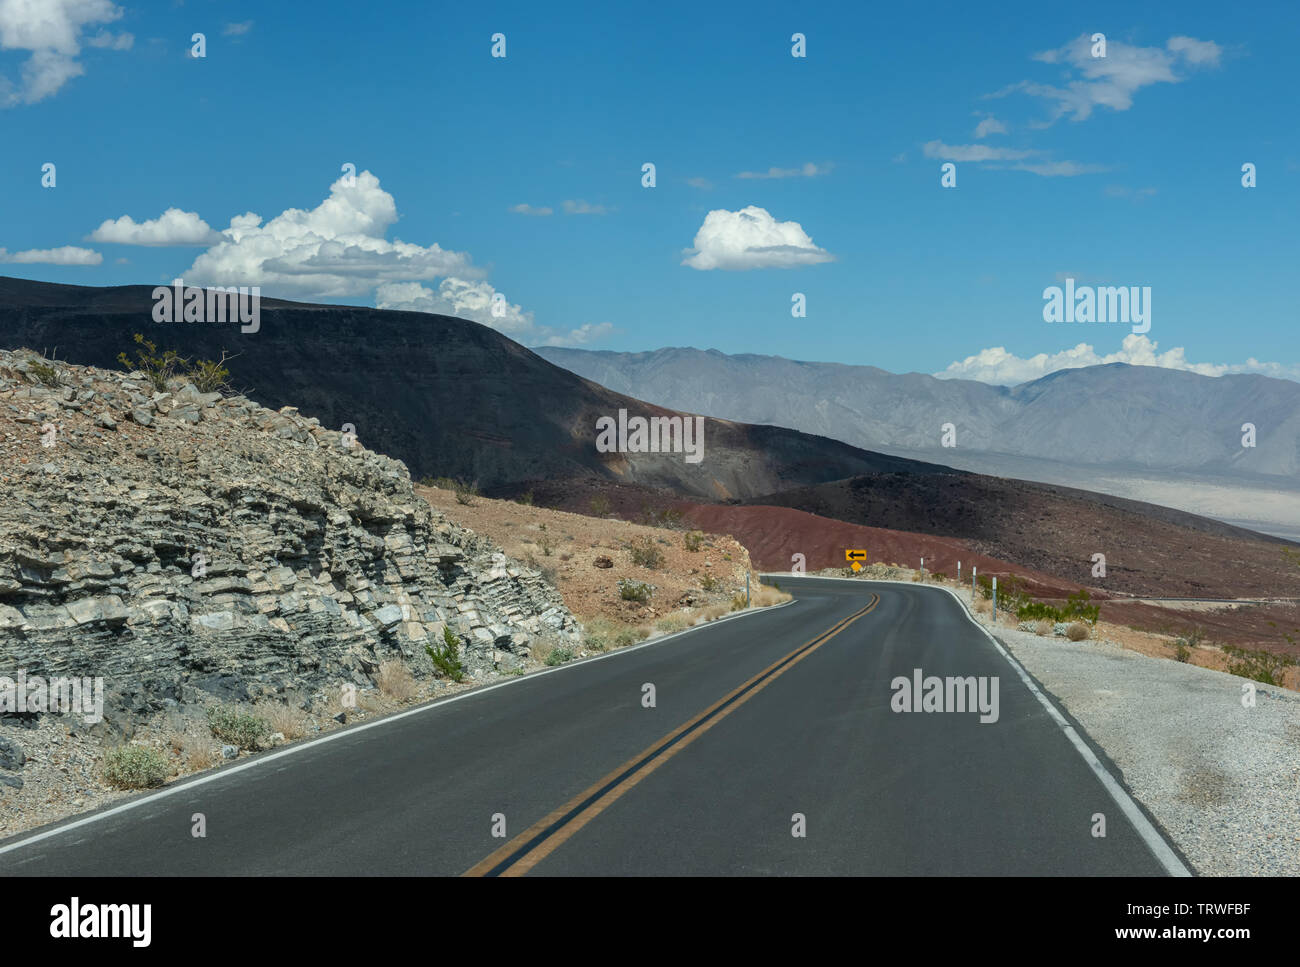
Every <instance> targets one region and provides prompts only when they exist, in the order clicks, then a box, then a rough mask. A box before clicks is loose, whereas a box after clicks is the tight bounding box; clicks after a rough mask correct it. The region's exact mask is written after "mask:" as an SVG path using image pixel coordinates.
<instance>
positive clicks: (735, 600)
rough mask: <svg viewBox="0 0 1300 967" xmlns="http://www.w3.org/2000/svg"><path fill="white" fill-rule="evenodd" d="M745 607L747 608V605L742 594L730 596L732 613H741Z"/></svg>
mask: <svg viewBox="0 0 1300 967" xmlns="http://www.w3.org/2000/svg"><path fill="white" fill-rule="evenodd" d="M747 607H749V603H748V602H747V601H746V600H745V595H744V594H743V593H741V594H736V595H733V596H732V599H731V610H732V611H743V610H745V608H747Z"/></svg>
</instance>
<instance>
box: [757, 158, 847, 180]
mask: <svg viewBox="0 0 1300 967" xmlns="http://www.w3.org/2000/svg"><path fill="white" fill-rule="evenodd" d="M832 167H834V166H833V165H831V164H824V165H818V164H813V163H812V162H811V161H809V162H808V163H807V164H805V165H804V166H803V167H802V168H768V169H767V171H742V172H740V174H738V175H736V177H737V178H817V177H819V176H821V175H826V174H830V170H831V168H832Z"/></svg>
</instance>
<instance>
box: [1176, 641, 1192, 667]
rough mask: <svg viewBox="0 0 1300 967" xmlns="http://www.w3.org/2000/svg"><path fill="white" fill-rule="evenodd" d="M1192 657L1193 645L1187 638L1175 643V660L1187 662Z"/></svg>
mask: <svg viewBox="0 0 1300 967" xmlns="http://www.w3.org/2000/svg"><path fill="white" fill-rule="evenodd" d="M1191 657H1192V649H1191V645H1190V643H1189V642H1188V640H1187V639H1186V638H1179V639H1178V640H1177V641H1175V642H1174V658H1176V659H1177V660H1178V661H1187V659H1189V658H1191Z"/></svg>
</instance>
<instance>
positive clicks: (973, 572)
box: [970, 564, 980, 608]
mask: <svg viewBox="0 0 1300 967" xmlns="http://www.w3.org/2000/svg"><path fill="white" fill-rule="evenodd" d="M979 573H980V569H979V568H978V567H977V566H976V565H974V564H972V565H971V566H970V603H971V607H972V608H973V607H975V578H976V576H977V575H978V574H979Z"/></svg>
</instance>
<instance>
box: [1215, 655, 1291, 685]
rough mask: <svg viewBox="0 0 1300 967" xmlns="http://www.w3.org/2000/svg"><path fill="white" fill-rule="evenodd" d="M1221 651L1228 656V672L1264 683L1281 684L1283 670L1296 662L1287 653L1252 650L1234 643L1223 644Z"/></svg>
mask: <svg viewBox="0 0 1300 967" xmlns="http://www.w3.org/2000/svg"><path fill="white" fill-rule="evenodd" d="M1223 652H1224V654H1226V655H1227V656H1228V673H1229V674H1230V675H1238V676H1240V677H1242V678H1252V679H1254V680H1255V681H1257V682H1262V683H1263V684H1265V685H1276V686H1279V687H1280V686H1281V685H1282V677H1283V675H1284V674H1285V670H1286V669H1287V668H1289V667H1290V666H1292V665H1294V664H1295V663H1296V660H1295V659H1294V658H1291V657H1289V656H1287V655H1276V654H1274V653H1273V652H1271V651H1253V650H1251V649H1248V648H1240V647H1238V646H1236V645H1224V646H1223Z"/></svg>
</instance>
